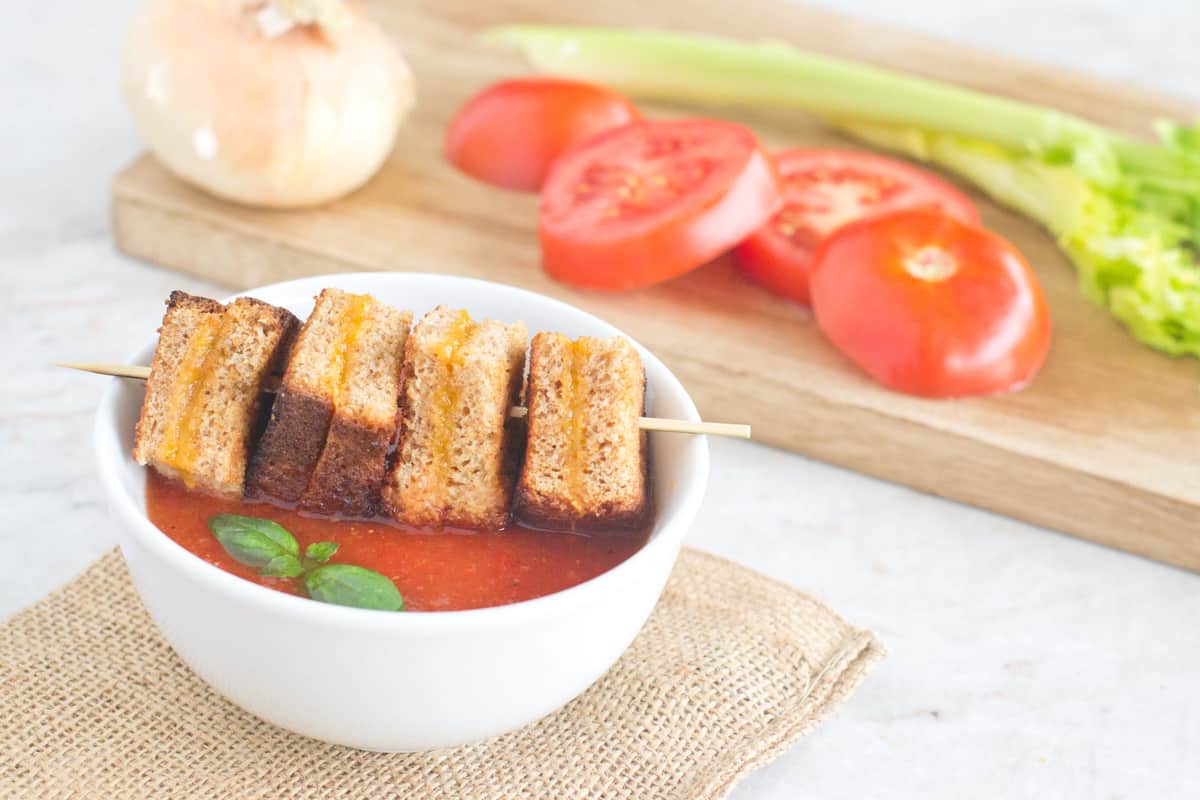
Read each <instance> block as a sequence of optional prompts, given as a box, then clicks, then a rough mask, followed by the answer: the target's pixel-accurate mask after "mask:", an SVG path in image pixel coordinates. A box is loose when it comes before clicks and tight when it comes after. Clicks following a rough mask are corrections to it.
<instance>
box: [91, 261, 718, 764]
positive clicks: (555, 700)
mask: <svg viewBox="0 0 1200 800" xmlns="http://www.w3.org/2000/svg"><path fill="white" fill-rule="evenodd" d="M326 286H337V287H340V288H342V289H346V290H348V291H352V292H367V293H370V294H372V295H374V296H375V297H378V298H379V299H381V300H384V301H386V302H388V303H391V304H393V305H395V306H398V307H400V308H408V309H412V310H413V312H415V313H416V314H417V315H420V314H422V313H424V312H425V311H427V310H428V309H430V308H432V307H433V306H435V305H437V304H439V303H446V304H448V305H451V306H458V307H462V308H466V309H468V310H469V311H470V312H471V314H472V315H473V316H475V317H476V318H477V319H478V318H484V317H491V318H494V319H500V320H510V321H511V320H522V321H524V322H525V324H526V325H527V326H528V327H529V330H530V331H531V332H535V331H539V330H554V331H561V332H563V333H566V334H568V335H570V336H579V335H585V334H590V335H593V336H611V335H614V334H617V333H620V331H618V330H617V329H615V328H614V327H613V326H611V325H609V324H607V323H605V322H602V321H601V320H599V319H597V318H596V317H593V316H591V315H590V314H587V313H585V312H583V311H580V310H579V309H577V308H574V307H572V306H569V305H566V304H565V303H561V302H559V301H557V300H552V299H550V298H548V297H544V296H542V295H538V294H534V293H532V292H527V291H524V290H521V289H515V288H512V287H510V286H503V285H500V284H495V283H487V282H484V281H477V280H470V279H466V278H457V277H450V276H445V275H423V274H398V273H364V274H354V275H329V276H321V277H316V278H308V279H304V280H298V281H291V282H288V283H279V284H274V285H272V286H264V287H262V288H260V289H255V290H253V291H250V292H247V293H246V294H248V295H251V296H254V297H258V298H261V299H263V300H266V301H268V302H271V303H276V304H278V305H282V306H286V307H287V308H289V309H291V310H292V311H293V312H295V313H296V314H297V315H298V316H300V317H301V318H303V317H304V316H306V315H307V314H308V312H309V311H310V310H311V309H312V300H313V296H314V295H316V294H317V293H318V292H319V291H320V290H321V289H322V288H324V287H326ZM639 350H640V352H641V356H642V361H643V364H644V365H645V368H646V377H647V385H648V396H647V404H648V411H649V413H650V414H652V415H655V416H663V417H677V418H682V419H693V420H694V419H698V418H699V417H698V415H697V413H696V407H695V406H694V405H693V403H692V401H691V398H689V397H688V394H687V392H686V391H684V388H683V386H681V385H680V383H679V381H678V380H677V379H676V378H675V376H674V375H672V374H671V373H670V372H669V371H668V370H667V368H666V367H665V366H663V364H662V362H660V361H659V360H658V359H657V358H655V357H654V356H653V355H652V354H651V353H649V352H648V351H647V350H646V349H645V348H642V347H640V346H639ZM153 351H154V342H153V341H150V342H149V343H147V344H146V346H145V347H143V348H142V349H141V350H140V351H138V352H137V353H136V354H135V355H134V357H133V359H132V363H139V364H148V363H149V360H150V357H151V355H152V354H153ZM142 395H143V390H142V387H141V386H140V385H139V384H137V383H135V382H133V381H120V380H114V381H113V383H112V386H111V387H109V389H108V391H107V392H106V393H105V395H104V399H103V401H102V402H101V404H100V410H99V412H98V414H97V418H96V458H97V462H98V466H99V470H100V477H101V479H102V481H103V484H104V488H105V491H106V493H107V495H108V500H109V503H110V506H111V508H112V510H113V513H114V514H115V515H116V518H117V520H118V522H119V523H120V527H121V534H122V539H121V549H122V552H123V553H124V555H125V560H126V561H127V562H128V564H129V569H130V571H131V573H132V574H133V580H134V583H135V584H136V586H137V589H138V592H139V593H140V594H141V597H142V601H143V602H144V603H145V605H146V608H147V609H148V610H149V611H150V615H151V616H152V617H153V618H154V620H155V622H157V623H158V627H159V628H160V629H161V630H162V633H163V635H164V636H165V637H166V639H167V641H168V642H170V643H171V645H172V647H174V648H175V651H176V652H177V653H179V655H180V656H181V657H182V658H183V660H184V661H186V662H187V663H188V664H189V665H190V666H191V667H192V669H194V670H195V671H196V673H197V674H198V675H200V677H201V678H203V679H204V680H205V681H207V682H208V683H209V684H210V685H212V687H213V688H214V689H216V690H217V691H218V692H220V693H221V694H223V695H225V696H226V697H228V698H229V699H230V700H232V701H233V702H234V703H236V704H238V705H239V706H241V707H242V708H245V709H247V710H248V711H250V712H252V713H254V714H257V715H258V716H260V717H262V718H263V719H266V720H269V721H270V722H273V723H275V724H277V725H280V726H282V727H284V728H287V729H289V730H292V731H295V732H297V733H301V734H304V735H307V736H312V737H314V738H317V739H323V740H325V741H329V742H335V743H338V744H344V745H349V746H351V747H359V748H365V749H369V750H386V751H411V750H426V749H430V748H435V747H448V746H452V745H458V744H463V743H466V742H471V741H475V740H478V739H483V738H486V737H489V736H495V735H497V734H501V733H505V732H507V731H511V730H514V729H516V728H518V727H520V726H522V725H525V724H526V723H529V722H532V721H533V720H536V719H538V718H539V717H542V716H544V715H546V714H548V713H550V712H551V711H554V710H556V709H558V708H560V707H561V706H563V705H564V704H565V703H567V701H569V700H571V699H572V698H573V697H575V696H576V695H578V694H579V693H580V692H582V691H583V690H584V689H586V688H587V687H588V686H589V685H590V684H591V683H592V682H593V681H595V680H596V679H597V678H599V677H600V676H601V675H603V674H604V672H605V671H606V670H607V669H608V668H609V667H610V666H612V664H613V662H615V661H616V659H617V658H618V657H619V656H620V655H621V653H622V652H623V651H624V650H625V648H626V647H627V646H628V645H629V643H630V642H631V641H632V640H633V637H634V636H635V635H636V634H637V632H638V630H639V629H640V628H641V627H642V625H643V623H644V622H645V621H646V618H647V617H648V616H649V614H650V611H651V609H652V608H653V607H654V604H655V602H656V601H657V599H658V596H659V594H660V593H661V592H662V589H663V586H664V584H665V582H666V580H667V576H668V574H669V573H670V571H671V567H672V565H673V564H674V563H675V558H676V556H677V555H678V553H679V547H680V543H681V542H682V540H683V537H684V534H685V533H686V532H687V530H688V528H689V527H690V526H691V524H692V521H693V519H694V517H695V515H696V511H697V509H698V508H699V506H700V501H701V498H702V496H703V494H704V489H705V485H706V483H707V480H708V444H707V442H706V441H705V439H704V438H703V437H699V436H685V435H678V434H652V436H653V437H654V438H653V440H652V452H653V460H652V469H653V483H654V491H655V503H656V507H657V521H656V523H655V526H654V530H653V532H652V534H651V536H650V539H649V541H648V542H647V544H646V545H645V546H644V547H643V548H642V549H641V550H639V551H638V552H637V553H635V554H634V555H633V556H632V557H631V558H630V559H628V560H627V561H625V562H624V563H622V564H620V565H619V566H617V567H615V568H613V569H611V570H609V571H608V572H606V573H604V574H603V575H600V576H598V577H596V578H593V579H592V580H590V581H587V582H585V583H583V584H580V585H579V586H576V587H573V588H571V589H567V590H566V591H562V592H558V593H556V594H552V595H548V596H546V597H541V598H538V599H536V600H529V601H526V602H523V603H516V604H513V605H508V606H500V607H496V608H485V609H479V610H474V611H445V612H434V613H416V612H411V613H393V612H386V611H368V610H362V609H354V608H345V607H341V606H334V605H326V604H323V603H317V602H314V601H312V600H308V599H304V598H300V597H293V596H290V595H286V594H283V593H280V592H276V591H273V590H271V589H266V588H263V587H261V586H258V585H257V584H254V583H251V582H249V581H245V580H242V579H241V578H237V577H235V576H233V575H230V574H229V573H227V572H224V571H223V570H221V569H218V568H217V567H215V566H212V565H210V564H208V563H206V562H204V561H202V560H201V559H199V558H197V557H195V556H193V555H192V554H191V553H189V552H187V551H186V550H184V549H183V548H182V547H180V546H179V545H177V544H175V543H174V542H173V541H171V539H169V538H167V536H165V535H164V534H162V533H161V532H160V531H159V530H158V529H157V528H155V527H154V525H153V524H151V523H150V522H149V520H147V518H146V506H145V471H144V469H143V468H142V467H139V466H138V465H136V464H135V463H134V462H133V460H132V458H131V457H130V451H131V449H132V445H133V428H134V423H135V422H136V420H137V416H138V411H139V409H140V407H141V402H142Z"/></svg>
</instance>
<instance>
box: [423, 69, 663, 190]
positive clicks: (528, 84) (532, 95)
mask: <svg viewBox="0 0 1200 800" xmlns="http://www.w3.org/2000/svg"><path fill="white" fill-rule="evenodd" d="M640 116H641V115H640V114H638V111H637V109H636V108H634V106H633V104H632V103H630V102H629V101H628V100H626V99H625V97H624V96H623V95H621V94H619V93H617V92H614V91H613V90H612V89H607V88H605V87H603V86H596V85H594V84H591V83H583V82H580V81H568V80H559V79H556V78H522V79H518V80H509V81H501V82H499V83H496V84H493V85H491V86H489V87H487V88H486V89H484V90H483V91H481V92H479V93H478V94H477V95H475V96H474V97H472V98H471V99H470V100H468V101H467V102H466V103H464V104H463V106H462V108H460V109H459V110H458V113H457V114H455V115H454V119H453V120H451V121H450V125H449V127H447V128H446V141H445V145H444V149H445V151H446V157H447V158H448V159H450V161H451V163H453V164H454V165H455V166H456V167H458V168H459V169H461V170H462V171H463V172H466V173H467V174H468V175H471V176H473V177H475V178H478V179H479V180H481V181H485V182H487V183H491V184H494V185H496V186H503V187H505V188H508V189H519V190H522V191H527V192H536V191H537V190H538V189H540V188H541V186H542V182H543V181H545V179H546V173H548V172H549V171H550V165H551V164H553V163H554V160H555V159H557V158H558V157H559V156H560V155H561V154H562V153H563V151H565V150H566V149H567V148H569V147H571V146H572V145H575V144H578V143H579V142H582V141H583V140H584V139H587V138H589V137H591V136H595V135H596V134H597V133H600V132H601V131H605V130H608V129H609V128H614V127H616V126H618V125H624V124H626V123H627V122H631V121H632V120H635V119H638V118H639V117H640Z"/></svg>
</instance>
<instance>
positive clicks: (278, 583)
mask: <svg viewBox="0 0 1200 800" xmlns="http://www.w3.org/2000/svg"><path fill="white" fill-rule="evenodd" d="M146 513H147V516H149V518H150V521H151V522H153V523H154V524H155V525H156V526H158V528H159V530H161V531H163V533H165V534H166V535H167V536H169V537H171V539H173V540H174V541H175V542H176V543H178V544H179V545H181V546H182V547H184V548H185V549H187V550H188V551H189V552H191V553H193V554H195V555H197V556H199V557H200V558H202V559H204V560H205V561H207V562H209V563H210V564H215V565H216V566H218V567H220V568H221V569H223V570H225V571H226V572H231V573H233V574H234V575H237V576H239V577H242V578H245V579H246V580H249V581H254V582H255V583H258V584H261V585H263V586H268V587H270V588H272V589H278V590H279V591H283V592H289V593H292V594H300V593H301V592H300V590H299V589H298V587H297V584H296V582H295V581H294V580H293V579H290V578H269V577H262V576H260V575H259V574H258V572H257V570H254V569H252V568H251V567H246V566H243V565H242V564H239V563H238V562H237V561H234V560H233V558H232V557H231V556H229V554H227V553H226V552H225V550H224V548H222V546H221V544H220V543H219V542H218V541H217V539H216V537H215V536H213V534H212V532H211V531H210V530H209V529H208V521H209V520H210V519H212V518H213V517H214V516H216V515H217V514H242V515H245V516H251V517H266V518H268V519H271V520H274V521H275V522H278V523H279V524H280V525H282V526H283V527H284V528H287V530H288V531H290V532H291V534H292V535H293V536H295V537H296V540H297V541H298V542H299V543H300V546H301V548H304V547H306V546H307V545H309V544H311V543H313V542H321V541H328V542H335V543H337V544H338V545H339V548H338V551H337V553H336V554H335V555H334V556H333V558H332V559H331V560H330V563H346V564H357V565H359V566H362V567H367V568H369V569H373V570H375V571H377V572H380V573H382V574H384V575H386V576H387V577H388V578H390V579H391V580H392V582H393V583H395V584H396V587H397V588H398V589H399V590H400V593H401V595H403V596H404V603H405V607H406V608H407V609H408V610H411V611H454V610H462V609H469V608H484V607H487V606H501V605H506V604H508V603H518V602H520V601H522V600H530V599H532V598H534V597H541V596H543V595H547V594H552V593H554V592H557V591H561V590H562V589H567V588H570V587H572V586H575V585H577V584H580V583H583V582H584V581H586V580H588V579H590V578H594V577H595V576H597V575H599V574H601V573H603V572H606V571H608V570H610V569H612V568H613V567H615V566H616V565H617V564H620V563H621V562H622V561H624V560H625V559H627V558H629V557H630V556H631V555H633V554H634V553H635V552H637V551H638V550H639V549H640V548H641V547H642V545H643V544H645V543H646V539H647V536H648V531H643V532H638V533H627V532H621V533H611V534H602V535H593V536H584V535H578V534H571V533H551V532H546V531H536V530H530V529H527V528H521V527H510V528H506V529H505V530H503V531H491V530H488V531H460V530H444V531H427V530H417V529H413V528H407V527H404V526H401V525H398V524H396V523H395V522H393V521H391V520H386V519H380V520H367V521H362V520H334V519H322V518H315V517H311V516H307V515H302V514H300V513H297V512H295V511H291V510H287V509H283V508H279V507H277V506H274V505H269V504H266V503H251V502H244V501H239V500H225V499H221V498H217V497H211V496H208V495H205V494H202V493H199V492H193V491H189V490H188V489H186V488H184V487H183V485H182V484H180V483H178V482H175V481H171V480H168V479H166V478H163V477H162V476H160V475H159V474H158V473H156V472H155V471H153V470H148V471H147V474H146Z"/></svg>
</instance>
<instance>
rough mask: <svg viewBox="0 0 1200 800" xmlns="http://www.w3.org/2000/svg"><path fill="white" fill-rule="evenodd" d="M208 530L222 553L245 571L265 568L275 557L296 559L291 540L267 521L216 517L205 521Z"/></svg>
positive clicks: (259, 518) (294, 546) (241, 517)
mask: <svg viewBox="0 0 1200 800" xmlns="http://www.w3.org/2000/svg"><path fill="white" fill-rule="evenodd" d="M208 529H209V530H210V531H212V532H213V535H214V536H216V537H217V541H218V542H220V543H221V546H222V547H224V548H225V552H226V553H229V555H231V556H233V558H234V560H235V561H237V562H238V563H240V564H245V565H246V566H248V567H260V568H261V567H265V566H267V565H268V564H270V563H271V560H272V559H274V558H278V557H279V556H292V557H294V558H299V556H300V545H298V544H296V540H295V538H294V537H293V536H292V535H291V534H290V533H288V532H287V530H286V529H285V528H284V527H283V526H282V525H280V524H279V523H277V522H272V521H271V520H269V519H262V518H261V517H243V516H239V515H238V514H218V515H217V516H215V517H213V518H212V519H210V520H209V521H208Z"/></svg>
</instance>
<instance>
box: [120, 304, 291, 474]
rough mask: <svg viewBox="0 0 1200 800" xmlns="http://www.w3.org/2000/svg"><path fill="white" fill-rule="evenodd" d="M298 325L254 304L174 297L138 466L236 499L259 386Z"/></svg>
mask: <svg viewBox="0 0 1200 800" xmlns="http://www.w3.org/2000/svg"><path fill="white" fill-rule="evenodd" d="M297 324H298V323H297V320H296V318H295V317H294V316H292V314H291V312H289V311H287V310H286V309H282V308H277V307H276V306H272V305H269V304H267V303H264V302H262V301H259V300H252V299H250V298H239V299H237V300H234V301H233V302H232V303H230V304H229V305H228V306H222V305H221V304H220V303H217V302H216V301H214V300H208V299H206V298H203V297H193V296H192V295H189V294H186V293H185V292H172V293H171V297H170V299H168V301H167V313H166V315H165V316H164V317H163V324H162V327H161V328H160V329H159V340H158V347H157V348H156V350H155V352H154V360H153V361H152V362H151V364H150V377H149V379H148V380H147V381H146V399H145V401H144V402H143V403H142V414H141V418H140V419H139V420H138V424H137V432H136V435H135V439H134V448H133V455H134V458H135V459H136V460H137V462H138V463H139V464H145V465H149V466H151V467H153V468H155V469H156V470H158V471H159V472H160V473H162V474H163V475H166V476H168V477H171V478H177V479H179V480H182V481H183V483H184V484H185V485H186V486H188V487H189V488H195V489H201V490H203V491H207V492H210V493H212V494H216V495H220V496H223V497H240V496H241V495H242V492H243V488H244V486H245V476H246V461H247V456H248V454H249V451H250V446H251V443H252V439H253V438H254V434H255V431H256V427H257V424H258V420H259V417H260V412H261V410H262V408H263V400H262V393H263V388H264V385H265V384H266V381H267V379H268V377H270V376H271V374H272V373H274V372H276V371H277V370H278V369H279V367H280V365H281V364H282V363H283V360H284V358H285V357H286V354H287V350H288V348H289V346H290V345H291V341H292V339H293V337H294V335H295V330H296V326H297Z"/></svg>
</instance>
